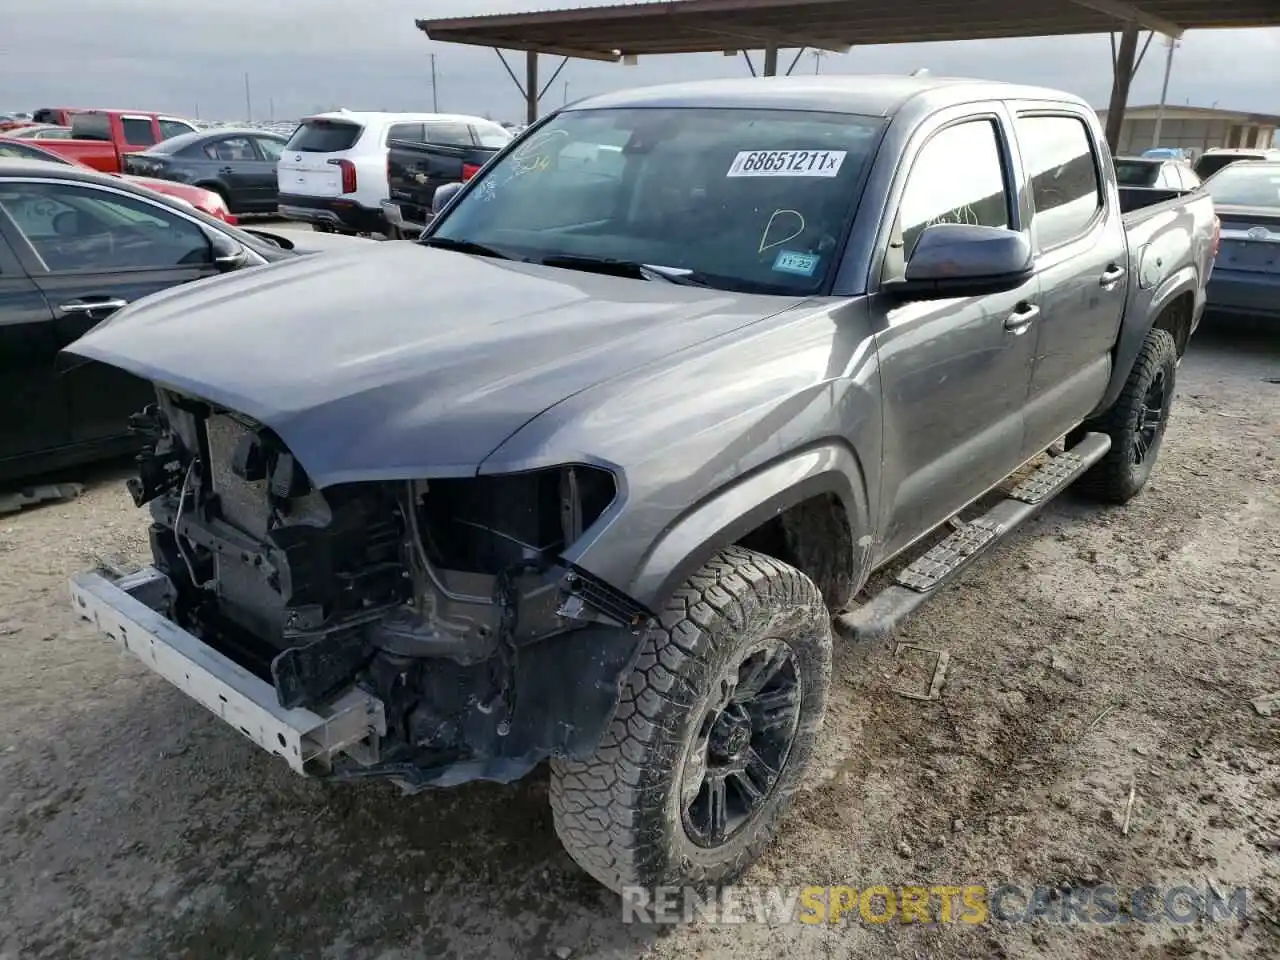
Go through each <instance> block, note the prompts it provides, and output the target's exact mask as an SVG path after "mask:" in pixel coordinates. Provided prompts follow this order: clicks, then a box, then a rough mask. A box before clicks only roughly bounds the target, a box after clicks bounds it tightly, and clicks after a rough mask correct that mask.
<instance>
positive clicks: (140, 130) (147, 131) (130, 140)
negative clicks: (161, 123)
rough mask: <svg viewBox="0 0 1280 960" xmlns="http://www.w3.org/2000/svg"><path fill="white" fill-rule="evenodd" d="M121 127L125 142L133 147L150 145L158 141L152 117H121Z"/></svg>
mask: <svg viewBox="0 0 1280 960" xmlns="http://www.w3.org/2000/svg"><path fill="white" fill-rule="evenodd" d="M120 128H121V129H122V130H123V131H124V142H125V143H127V144H129V146H131V147H149V146H151V145H152V144H153V143H155V142H156V132H155V129H154V128H153V127H152V126H151V118H150V117H121V118H120Z"/></svg>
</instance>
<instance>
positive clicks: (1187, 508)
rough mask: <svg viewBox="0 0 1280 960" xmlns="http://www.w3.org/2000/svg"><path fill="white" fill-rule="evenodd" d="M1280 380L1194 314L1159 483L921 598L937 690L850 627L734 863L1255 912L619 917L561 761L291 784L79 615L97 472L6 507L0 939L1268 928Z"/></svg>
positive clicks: (286, 944)
mask: <svg viewBox="0 0 1280 960" xmlns="http://www.w3.org/2000/svg"><path fill="white" fill-rule="evenodd" d="M1268 378H1272V379H1274V378H1280V337H1277V335H1276V334H1275V332H1274V331H1273V332H1272V333H1271V334H1270V335H1266V336H1263V335H1254V334H1238V333H1237V334H1231V335H1227V336H1223V335H1215V334H1214V333H1213V331H1211V330H1205V329H1202V331H1201V333H1200V334H1199V335H1198V337H1197V341H1196V342H1195V344H1194V346H1193V348H1192V352H1191V354H1190V355H1189V357H1188V358H1187V360H1186V361H1185V362H1184V364H1183V366H1182V369H1181V371H1180V373H1179V383H1178V387H1179V390H1178V392H1179V398H1178V403H1177V405H1176V407H1175V419H1174V422H1173V424H1172V426H1171V428H1170V431H1169V434H1168V437H1167V440H1166V443H1165V447H1164V451H1163V454H1162V458H1161V462H1160V465H1159V467H1158V469H1157V473H1156V476H1155V477H1154V479H1153V482H1152V483H1151V485H1150V486H1149V487H1148V489H1147V490H1146V491H1145V492H1144V493H1143V495H1142V496H1140V497H1139V498H1138V499H1137V500H1135V501H1134V502H1133V503H1131V504H1130V505H1129V506H1128V507H1126V508H1123V509H1099V508H1097V507H1094V506H1092V505H1088V504H1085V503H1082V502H1079V501H1075V500H1072V499H1070V498H1063V499H1062V500H1060V501H1059V502H1057V503H1055V504H1053V505H1051V506H1050V507H1049V508H1048V510H1047V511H1046V512H1045V513H1044V514H1043V515H1042V516H1041V517H1040V518H1039V519H1038V520H1036V521H1034V522H1033V523H1032V524H1030V526H1029V527H1028V528H1027V529H1026V530H1025V531H1024V532H1023V533H1021V534H1020V535H1019V536H1018V537H1017V538H1016V539H1015V540H1013V542H1011V543H1009V544H1008V545H1005V546H1004V547H1002V548H1000V549H999V550H997V551H996V552H995V553H994V555H993V556H991V557H989V558H987V559H985V560H983V561H981V562H980V563H979V564H978V565H977V566H975V568H974V569H973V570H971V571H970V572H969V574H968V575H967V576H966V577H965V578H964V580H963V581H962V582H961V583H960V584H958V585H957V586H955V587H952V588H951V589H949V590H948V591H947V593H946V596H945V597H943V598H941V599H939V600H936V601H934V603H933V604H932V605H930V606H927V607H926V608H925V609H924V610H923V611H922V612H921V613H920V614H919V615H918V616H917V617H916V618H915V619H914V620H913V621H912V622H911V623H910V624H909V625H908V628H907V635H906V639H908V640H909V641H911V642H913V643H918V644H921V645H923V646H926V647H932V648H938V649H945V650H946V651H948V652H949V654H950V669H949V673H948V678H947V683H946V686H945V688H944V690H943V694H942V698H941V700H939V701H937V702H919V701H915V700H910V699H907V698H905V697H902V696H900V695H898V694H896V693H894V692H893V691H892V690H891V689H890V688H891V681H890V680H889V678H888V677H887V675H886V671H887V668H888V666H889V665H888V664H887V663H884V662H880V663H876V662H873V663H870V664H862V665H859V664H857V663H856V662H855V661H854V660H853V658H851V657H849V656H848V655H847V653H846V654H844V655H839V654H838V659H837V669H836V681H835V687H834V690H833V697H832V709H831V712H830V714H829V717H828V723H827V733H826V741H825V746H824V748H823V750H822V756H823V758H824V759H825V764H824V765H823V766H824V768H822V769H818V770H816V771H815V772H814V775H813V777H812V782H811V784H810V786H809V787H808V789H807V790H806V792H805V793H804V794H803V795H802V796H801V797H800V799H799V801H798V803H797V805H796V809H795V810H794V812H793V815H792V816H791V818H790V820H789V821H788V825H787V826H786V828H785V830H784V832H783V834H782V836H781V838H780V840H779V841H778V842H777V843H776V844H775V846H774V847H773V849H772V850H771V852H770V853H769V854H768V855H767V856H766V857H765V858H764V860H763V862H761V863H760V864H759V865H758V866H757V867H755V868H754V869H753V870H752V871H751V873H750V874H749V875H748V877H747V878H746V880H745V883H746V884H748V885H751V886H764V885H771V884H777V885H786V886H797V885H807V884H851V885H853V886H857V887H865V886H867V885H869V884H871V883H876V882H883V883H887V884H889V885H899V884H904V883H921V882H923V883H925V884H957V885H958V884H964V883H971V882H988V883H991V884H998V883H1001V882H1012V883H1017V884H1020V885H1022V886H1031V885H1036V884H1040V885H1049V884H1064V883H1065V884H1075V885H1080V884H1086V885H1087V884H1094V883H1110V884H1113V885H1115V886H1116V887H1118V888H1120V889H1121V890H1131V889H1133V888H1136V887H1139V886H1142V885H1144V884H1159V885H1174V884H1189V885H1192V886H1196V887H1198V888H1200V889H1201V890H1204V889H1205V888H1206V885H1209V884H1212V885H1214V886H1215V887H1216V888H1218V889H1220V890H1222V891H1227V890H1229V889H1231V888H1235V887H1240V886H1247V887H1249V888H1250V889H1251V894H1250V900H1249V915H1250V918H1249V919H1248V920H1247V921H1245V922H1240V921H1238V920H1228V921H1222V922H1218V923H1195V924H1189V925H1181V924H1171V923H1164V924H1150V925H1149V924H1129V925H1118V926H1116V925H1113V926H1106V927H1099V926H1092V927H1082V926H1080V925H1076V926H1075V927H1074V928H1067V927H1064V926H1062V925H1055V924H1046V923H1043V922H1038V923H1036V924H1023V923H989V924H984V925H980V926H972V927H969V926H964V925H961V924H939V925H933V926H924V925H919V924H912V925H902V924H886V925H882V926H871V925H865V924H842V925H839V926H817V927H814V926H806V925H803V924H794V923H793V924H786V925H781V926H776V927H772V928H771V927H769V926H765V925H715V924H708V923H697V924H693V925H688V926H683V925H682V926H678V927H667V928H662V929H658V928H653V927H642V926H635V925H624V924H622V923H621V920H620V917H621V911H620V907H619V901H618V899H617V898H616V897H614V896H612V895H610V894H608V893H606V892H604V891H603V890H602V889H600V888H598V887H597V886H596V885H595V884H594V883H593V882H591V881H590V880H588V879H586V878H585V877H584V875H582V874H581V873H580V872H579V871H578V870H577V869H576V868H575V866H574V865H573V863H572V862H571V861H570V860H569V859H568V857H567V856H565V855H564V854H563V853H562V852H561V851H560V849H559V847H558V845H557V843H556V840H555V837H554V835H553V832H552V828H551V817H550V813H549V810H548V807H547V798H546V793H547V786H546V780H545V775H543V776H538V777H534V778H532V779H530V780H528V781H525V782H523V783H521V784H518V785H515V786H511V787H500V786H492V785H478V786H474V787H469V788H465V789H461V790H454V791H449V792H441V793H430V794H422V795H418V796H415V797H409V798H402V797H401V796H400V795H399V793H398V791H396V790H395V789H394V788H391V787H388V786H385V785H380V784H361V785H342V786H330V785H324V784H319V783H316V782H312V781H306V780H302V779H300V778H296V777H295V776H294V775H293V774H292V773H290V772H289V770H288V769H287V768H286V767H285V766H284V764H283V763H280V762H279V761H278V760H275V759H273V758H271V757H268V756H266V755H265V754H263V753H261V752H260V751H259V750H258V749H257V748H256V747H254V746H253V745H252V744H250V743H249V742H248V741H247V740H245V739H244V738H243V737H241V736H240V735H238V734H237V733H235V732H234V731H233V730H231V728H229V727H227V726H224V725H223V724H222V723H221V722H220V721H217V720H215V719H214V718H212V717H211V716H209V715H207V714H206V713H205V712H204V710H203V709H202V708H200V707H198V706H196V705H194V704H193V703H192V702H190V701H188V700H187V699H185V698H184V697H183V696H182V695H180V694H179V693H177V692H176V691H175V690H173V689H171V688H170V687H169V686H168V685H167V684H166V683H164V682H163V681H162V680H159V679H158V678H155V677H153V676H152V675H150V674H148V672H147V671H146V670H145V669H144V668H143V667H142V666H141V665H140V664H138V663H137V662H136V661H134V660H132V659H130V658H129V657H128V656H127V655H126V654H123V653H120V652H117V650H116V648H114V647H113V646H111V645H110V644H109V643H108V642H107V641H105V640H101V639H99V638H97V637H96V636H95V635H94V633H93V631H92V630H90V629H89V628H87V627H86V626H84V625H81V624H79V623H78V622H77V621H76V620H75V619H74V618H73V616H72V615H71V613H70V611H69V608H68V603H67V594H66V588H65V581H66V577H67V575H68V574H70V573H72V572H73V571H76V570H78V569H80V568H83V567H85V566H88V565H91V564H93V563H95V562H97V561H99V560H101V559H108V560H114V559H119V558H122V557H123V558H133V559H137V560H141V559H143V556H142V555H143V552H144V549H145V545H144V539H143V518H142V516H140V514H139V512H138V511H135V510H134V509H133V508H132V506H131V505H130V503H129V501H128V498H127V496H126V494H125V493H124V491H123V489H122V487H121V485H120V478H121V476H122V475H123V473H122V471H120V470H109V471H106V472H101V471H100V472H99V474H98V475H96V477H93V478H90V485H89V489H88V490H87V491H86V493H85V494H84V495H83V496H82V497H81V498H80V499H78V500H75V501H72V502H68V503H62V504H56V505H49V506H44V507H39V508H35V509H31V510H28V511H24V512H22V513H21V514H16V515H11V516H7V517H0V864H3V868H0V958H3V960H17V958H24V960H25V958H27V957H56V958H59V960H63V958H65V960H72V958H79V957H85V958H90V957H91V958H95V960H96V958H107V957H111V958H114V957H145V958H153V957H190V958H248V957H266V956H279V957H288V958H293V957H316V958H335V960H337V958H344V960H345V958H370V960H373V958H376V960H396V958H409V957H427V956H430V957H438V958H461V957H485V958H492V960H505V958H538V957H560V958H563V957H568V956H572V957H601V958H618V960H638V958H677V957H679V958H684V957H697V958H703V960H711V958H720V957H724V958H729V957H732V958H733V960H756V958H776V957H779V956H788V957H795V958H834V957H886V956H898V957H911V958H925V957H928V958H969V957H997V958H1001V957H1017V958H1099V960H1103V958H1114V957H1120V956H1130V957H1134V958H1142V960H1156V958H1187V957H1231V958H1241V957H1264V956H1269V957H1277V956H1280V709H1278V710H1277V711H1276V715H1273V716H1272V717H1270V718H1266V717H1264V716H1261V715H1260V714H1259V713H1258V712H1256V711H1255V710H1254V708H1253V707H1252V706H1251V705H1250V702H1249V701H1250V700H1251V699H1253V698H1255V697H1258V696H1260V695H1263V694H1268V693H1273V692H1277V691H1280V603H1277V598H1280V462H1277V457H1280V384H1276V383H1273V382H1267V381H1268ZM65 479H81V478H65ZM1131 783H1132V784H1133V787H1134V797H1135V799H1134V803H1133V806H1132V810H1131V813H1130V816H1131V822H1130V825H1129V830H1128V834H1127V835H1125V834H1124V833H1123V831H1122V825H1123V821H1124V817H1125V811H1126V804H1127V798H1128V796H1129V792H1130V784H1131Z"/></svg>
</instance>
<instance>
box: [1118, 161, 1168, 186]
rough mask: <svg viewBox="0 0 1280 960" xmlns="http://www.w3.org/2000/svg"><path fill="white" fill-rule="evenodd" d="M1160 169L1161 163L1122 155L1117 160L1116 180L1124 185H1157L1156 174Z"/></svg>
mask: <svg viewBox="0 0 1280 960" xmlns="http://www.w3.org/2000/svg"><path fill="white" fill-rule="evenodd" d="M1159 170H1160V164H1159V163H1153V162H1152V161H1150V160H1130V159H1128V158H1125V157H1122V158H1121V159H1119V160H1117V161H1116V181H1117V182H1118V183H1119V184H1120V186H1122V187H1152V186H1156V185H1157V184H1156V175H1157V173H1158V172H1159Z"/></svg>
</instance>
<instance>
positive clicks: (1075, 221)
mask: <svg viewBox="0 0 1280 960" xmlns="http://www.w3.org/2000/svg"><path fill="white" fill-rule="evenodd" d="M1017 130H1018V144H1019V146H1020V147H1021V149H1022V158H1023V163H1024V164H1025V166H1026V171H1027V175H1028V177H1030V179H1031V200H1032V204H1033V205H1034V206H1035V211H1036V212H1035V221H1034V227H1035V232H1036V241H1037V242H1038V243H1039V245H1040V247H1041V248H1042V249H1044V248H1048V247H1053V246H1056V245H1058V244H1060V243H1063V242H1065V241H1067V240H1072V239H1074V238H1075V237H1078V236H1080V235H1081V234H1082V233H1084V231H1085V230H1086V229H1087V228H1088V226H1089V223H1090V221H1092V220H1093V218H1094V216H1095V215H1096V214H1097V212H1098V211H1099V210H1100V209H1101V208H1102V186H1101V184H1100V183H1099V182H1098V168H1097V164H1096V162H1095V160H1094V154H1093V144H1092V142H1091V141H1090V139H1089V131H1088V129H1087V128H1086V127H1085V125H1084V121H1082V120H1080V119H1079V118H1078V117H1019V118H1018V125H1017Z"/></svg>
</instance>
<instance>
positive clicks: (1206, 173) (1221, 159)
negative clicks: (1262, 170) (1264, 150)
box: [1196, 153, 1266, 180]
mask: <svg viewBox="0 0 1280 960" xmlns="http://www.w3.org/2000/svg"><path fill="white" fill-rule="evenodd" d="M1265 159H1266V157H1264V156H1262V154H1260V153H1206V154H1205V155H1204V156H1202V157H1201V158H1200V159H1199V160H1197V161H1196V176H1197V177H1199V178H1200V179H1201V180H1205V179H1207V178H1209V177H1211V176H1213V174H1215V173H1217V172H1218V171H1219V170H1221V169H1222V168H1223V167H1226V166H1229V165H1230V164H1233V163H1238V162H1239V161H1241V160H1265Z"/></svg>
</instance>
